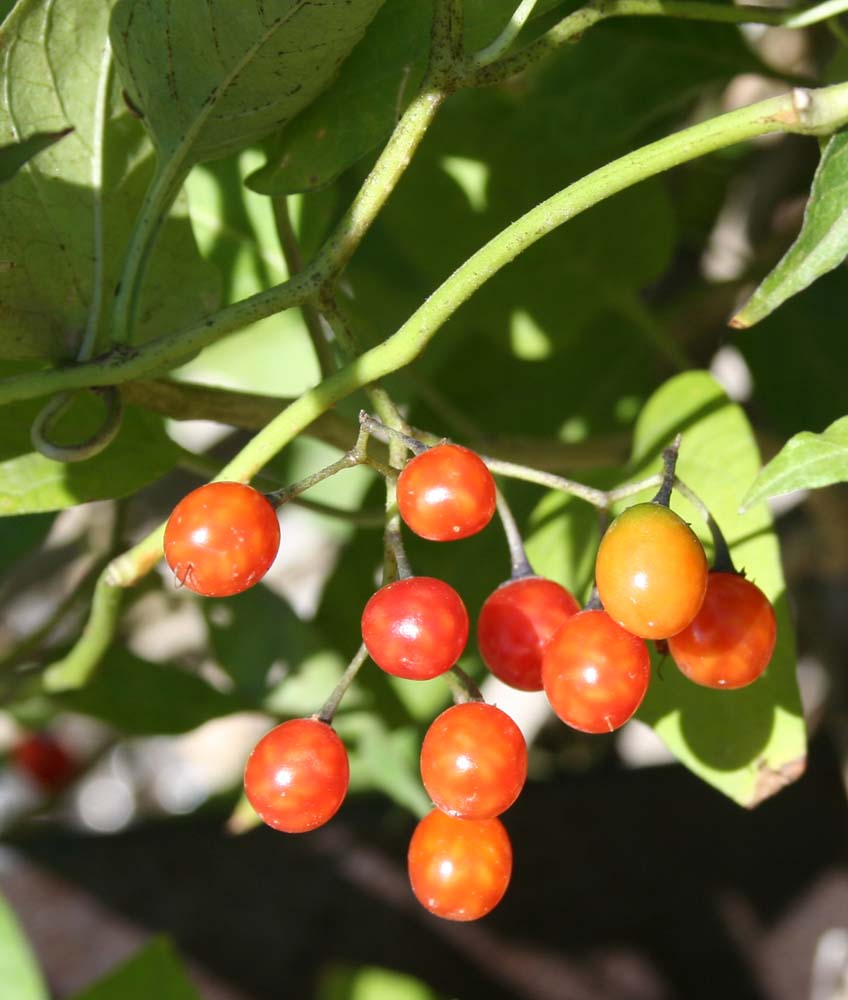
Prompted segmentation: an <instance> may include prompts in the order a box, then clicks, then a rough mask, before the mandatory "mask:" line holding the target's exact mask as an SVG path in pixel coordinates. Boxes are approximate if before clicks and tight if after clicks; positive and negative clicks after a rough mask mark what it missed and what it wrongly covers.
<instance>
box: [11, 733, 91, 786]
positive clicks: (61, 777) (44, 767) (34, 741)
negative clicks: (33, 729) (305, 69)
mask: <svg viewBox="0 0 848 1000" xmlns="http://www.w3.org/2000/svg"><path fill="white" fill-rule="evenodd" d="M11 756H12V760H13V761H14V762H15V764H16V766H17V767H18V768H19V769H20V770H21V771H23V772H25V773H26V774H28V775H29V776H30V777H31V778H33V779H34V780H35V781H36V782H37V783H38V784H39V785H40V786H41V788H42V789H44V791H45V792H58V791H59V790H60V789H61V788H63V787H64V786H65V785H67V783H68V782H69V781H70V780H71V778H73V776H74V772H75V771H76V765H75V763H74V760H73V758H72V757H71V755H70V754H69V753H68V752H67V750H65V748H64V747H63V746H62V745H61V744H60V743H58V742H57V741H56V740H55V739H54V738H53V737H52V736H50V735H49V734H47V733H32V734H30V735H29V736H25V737H24V738H23V739H22V740H21V741H20V743H18V744H17V745H16V746H15V747H14V748H13V749H12V755H11Z"/></svg>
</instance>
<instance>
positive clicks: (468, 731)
mask: <svg viewBox="0 0 848 1000" xmlns="http://www.w3.org/2000/svg"><path fill="white" fill-rule="evenodd" d="M526 778H527V745H526V743H525V742H524V737H523V736H522V734H521V730H520V729H519V728H518V726H517V725H516V724H515V723H514V722H513V721H512V719H511V718H510V717H509V716H508V715H507V714H506V712H502V711H501V710H500V709H499V708H495V706H494V705H486V704H485V703H484V702H481V701H469V702H465V703H464V704H461V705H454V706H453V707H452V708H448V709H446V710H445V711H444V712H442V714H441V715H440V716H438V717H437V718H436V719H435V721H434V722H433V723H432V724H431V726H430V728H429V729H428V730H427V734H426V735H425V737H424V742H423V744H422V746H421V779H422V781H423V782H424V787H425V788H426V789H427V794H428V795H429V796H430V798H431V799H432V800H433V802H434V803H435V805H436V806H437V807H438V808H439V809H441V810H442V812H445V813H448V815H450V816H458V817H460V818H461V819H491V818H492V817H494V816H499V815H500V814H501V813H502V812H504V811H505V810H507V809H509V807H510V806H511V805H512V804H513V802H515V800H516V799H517V798H518V795H519V793H520V792H521V789H522V788H523V787H524V782H525V780H526Z"/></svg>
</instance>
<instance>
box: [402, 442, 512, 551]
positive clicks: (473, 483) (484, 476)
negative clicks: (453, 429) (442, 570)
mask: <svg viewBox="0 0 848 1000" xmlns="http://www.w3.org/2000/svg"><path fill="white" fill-rule="evenodd" d="M495 502H496V500H495V481H494V479H493V478H492V474H491V472H489V470H488V469H487V468H486V465H485V464H484V462H483V460H482V459H481V458H479V457H478V456H477V455H475V454H474V452H473V451H469V450H468V448H463V447H461V446H460V445H457V444H439V445H436V446H435V447H434V448H429V449H428V450H427V451H424V452H422V453H421V454H420V455H416V456H415V458H413V459H411V460H410V461H409V462H408V463H407V464H406V466H404V468H403V470H402V472H401V474H400V475H399V476H398V481H397V503H398V510H399V511H400V516H401V517H402V518H403V520H404V522H405V523H406V524H407V525H408V526H409V528H410V529H411V530H412V531H414V532H415V534H416V535H420V536H421V537H422V538H428V539H429V540H430V541H432V542H452V541H456V540H457V539H459V538H468V536H469V535H475V534H477V532H478V531H482V530H483V528H485V527H486V525H487V524H488V523H489V521H491V519H492V515H493V514H494V513H495Z"/></svg>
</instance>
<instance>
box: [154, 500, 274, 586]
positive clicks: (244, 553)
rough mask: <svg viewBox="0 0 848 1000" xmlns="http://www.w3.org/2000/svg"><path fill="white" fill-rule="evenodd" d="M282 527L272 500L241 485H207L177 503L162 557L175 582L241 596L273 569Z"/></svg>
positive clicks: (166, 532) (169, 523) (167, 527)
mask: <svg viewBox="0 0 848 1000" xmlns="http://www.w3.org/2000/svg"><path fill="white" fill-rule="evenodd" d="M279 547H280V525H279V522H278V521H277V513H276V511H275V510H274V508H273V506H272V505H271V502H270V501H269V500H268V499H267V498H266V497H265V496H263V494H262V493H259V492H258V491H257V490H255V489H253V487H252V486H246V485H245V484H244V483H225V482H222V483H217V482H216V483H207V484H206V485H205V486H201V487H199V488H198V489H196V490H193V491H192V492H191V493H189V494H188V495H187V496H185V497H183V499H182V500H180V502H179V503H178V504H177V506H176V507H175V508H174V510H173V511H172V513H171V516H170V517H169V518H168V524H167V526H166V528H165V558H166V559H167V561H168V565H169V566H170V567H171V569H172V570H173V571H174V575H175V576H176V578H177V581H178V582H179V583H180V584H181V585H185V586H186V587H188V589H189V590H192V591H194V593H195V594H201V595H202V596H203V597H228V596H230V595H231V594H240V593H241V592H242V591H243V590H247V589H248V587H252V586H253V585H254V584H255V583H258V582H259V581H260V580H261V579H262V577H263V576H264V575H265V574H266V573H267V572H268V570H269V569H270V568H271V564H272V563H273V561H274V558H275V557H276V555H277V550H278V549H279Z"/></svg>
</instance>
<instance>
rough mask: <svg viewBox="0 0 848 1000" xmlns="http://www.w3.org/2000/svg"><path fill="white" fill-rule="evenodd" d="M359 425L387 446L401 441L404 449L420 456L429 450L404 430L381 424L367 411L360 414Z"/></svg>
mask: <svg viewBox="0 0 848 1000" xmlns="http://www.w3.org/2000/svg"><path fill="white" fill-rule="evenodd" d="M359 424H360V426H361V427H364V428H366V429H367V430H368V433H369V434H373V435H374V437H375V438H377V440H378V441H382V442H384V443H385V444H388V445H389V446H391V444H392V442H393V441H399V442H401V443H402V444H403V446H404V448H406V449H408V450H409V451H411V452H412V453H413V454H414V455H420V454H421V453H422V452H424V451H426V450H427V445H426V444H424V443H423V442H422V441H419V440H418V438H414V437H412V436H411V435H410V434H407V433H405V432H404V431H402V430H398V429H397V428H395V427H389V426H388V425H387V424H384V423H381V422H380V421H379V420H375V418H374V417H372V416H371V415H370V414H369V413H366V412H365V410H361V411H360V414H359ZM404 458H405V455H403V456H401V462H403V460H404Z"/></svg>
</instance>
